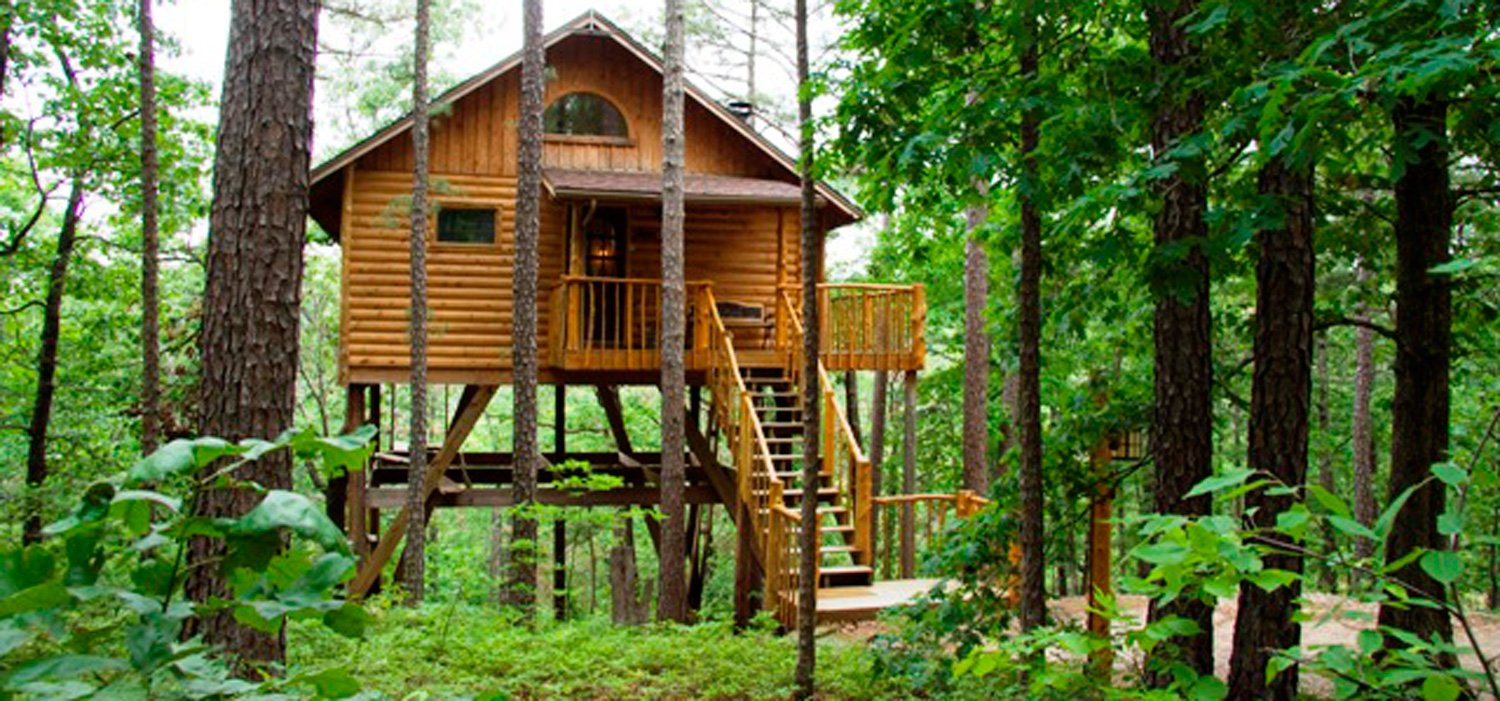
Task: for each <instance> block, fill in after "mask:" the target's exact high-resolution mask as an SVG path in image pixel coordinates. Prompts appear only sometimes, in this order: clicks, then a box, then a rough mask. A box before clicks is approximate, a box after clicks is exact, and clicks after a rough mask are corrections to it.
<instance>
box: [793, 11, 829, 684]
mask: <svg viewBox="0 0 1500 701" xmlns="http://www.w3.org/2000/svg"><path fill="white" fill-rule="evenodd" d="M794 12H795V19H796V25H797V86H798V91H797V94H798V97H797V124H798V127H799V131H800V139H799V141H798V147H799V148H798V152H799V158H798V171H799V175H800V176H801V181H802V216H801V224H802V312H803V317H804V318H803V329H804V330H803V338H802V354H803V368H802V490H803V495H802V522H801V524H802V525H801V527H800V528H798V530H797V543H798V550H799V553H798V554H799V555H800V557H799V558H798V560H799V562H798V563H797V572H798V575H797V674H796V683H797V690H796V694H795V695H796V696H797V697H798V698H801V699H810V698H812V696H813V693H814V678H813V674H814V669H815V667H816V665H817V646H816V641H815V638H814V636H815V634H816V632H817V630H816V629H817V589H818V582H817V573H818V558H819V550H818V541H819V533H818V498H817V491H818V483H819V482H818V479H819V470H818V458H819V456H820V455H821V453H820V451H819V445H818V444H819V442H820V441H819V438H820V437H821V434H822V430H821V426H822V422H821V421H820V420H819V418H820V417H819V415H820V414H821V411H820V409H821V407H822V402H821V401H819V394H820V393H819V387H818V365H819V363H818V360H819V358H818V351H819V347H820V345H821V344H820V343H819V340H820V338H819V337H820V336H821V333H822V331H821V329H822V326H821V320H820V319H819V309H818V306H819V305H818V282H819V279H818V278H819V275H820V274H821V273H822V271H823V238H822V231H821V228H822V227H821V226H820V222H819V220H818V205H817V192H816V190H815V183H814V181H813V148H814V144H813V129H814V126H813V116H812V97H811V95H810V88H809V82H808V81H809V76H810V73H809V68H808V53H809V51H808V43H807V0H797V2H796V8H795V10H794ZM830 448H831V446H830Z"/></svg>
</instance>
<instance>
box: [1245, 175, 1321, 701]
mask: <svg viewBox="0 0 1500 701" xmlns="http://www.w3.org/2000/svg"><path fill="white" fill-rule="evenodd" d="M1259 190H1260V193H1261V194H1262V195H1263V196H1267V197H1270V198H1275V199H1276V200H1278V201H1279V203H1280V207H1281V212H1282V215H1283V217H1282V226H1281V227H1280V228H1277V229H1265V230H1262V231H1260V232H1258V233H1257V235H1256V239H1257V243H1258V244H1259V249H1260V260H1259V261H1258V263H1257V264H1256V275H1255V278H1256V300H1255V310H1256V311H1255V376H1254V379H1253V380H1252V386H1251V397H1250V449H1249V464H1250V467H1251V468H1253V469H1255V470H1257V471H1258V472H1261V473H1265V474H1267V475H1270V476H1272V477H1273V478H1275V479H1277V480H1279V481H1280V482H1281V483H1283V484H1285V485H1287V486H1290V487H1293V488H1295V489H1299V490H1300V488H1301V487H1302V486H1303V484H1304V483H1305V482H1306V481H1307V459H1308V458H1307V452H1308V451H1307V447H1308V413H1309V412H1308V409H1309V406H1308V405H1309V399H1310V395H1311V392H1312V356H1313V348H1312V346H1313V289H1314V287H1315V284H1316V282H1315V277H1314V273H1313V269H1314V251H1313V228H1314V225H1313V204H1312V198H1313V168H1312V164H1311V163H1294V162H1289V161H1288V160H1286V158H1285V157H1284V156H1277V157H1274V158H1272V159H1271V161H1270V162H1269V163H1267V164H1266V165H1265V167H1263V168H1262V169H1261V172H1260V177H1259ZM1295 502H1296V500H1295V498H1294V497H1293V496H1291V495H1275V496H1273V495H1270V494H1268V493H1267V492H1266V491H1264V490H1256V491H1252V492H1250V493H1249V494H1247V495H1245V510H1246V512H1247V514H1248V515H1247V517H1246V519H1247V521H1248V522H1249V523H1248V524H1247V525H1249V526H1251V527H1252V528H1254V529H1256V530H1265V529H1270V528H1274V527H1275V526H1276V519H1277V517H1278V516H1279V515H1280V514H1282V513H1285V512H1286V511H1287V510H1288V509H1290V508H1291V507H1292V506H1293V505H1294V504H1295ZM1265 564H1266V567H1267V568H1274V569H1278V570H1284V571H1287V572H1294V573H1299V572H1301V571H1302V565H1303V563H1302V557H1301V556H1299V555H1294V554H1290V553H1280V552H1277V553H1274V554H1270V555H1267V556H1266V558H1265ZM1301 593H1302V587H1301V584H1300V582H1292V583H1290V584H1288V585H1286V586H1283V587H1280V588H1278V589H1276V590H1275V591H1269V592H1268V591H1266V590H1264V589H1262V588H1260V587H1259V586H1258V585H1255V584H1251V583H1242V584H1241V585H1240V601H1239V614H1238V616H1237V618H1236V620H1235V627H1234V651H1233V654H1232V656H1231V657H1230V661H1229V697H1230V698H1234V699H1264V698H1273V699H1287V700H1288V701H1291V700H1293V699H1296V698H1297V667H1296V666H1295V665H1294V666H1292V667H1291V668H1289V669H1286V670H1284V671H1282V672H1281V673H1280V674H1278V675H1276V677H1275V678H1274V679H1271V680H1270V681H1269V682H1268V681H1267V680H1266V667H1267V665H1268V664H1269V663H1270V661H1271V657H1272V655H1273V654H1274V653H1275V651H1277V650H1285V649H1287V648H1289V647H1292V646H1295V645H1297V644H1298V643H1299V641H1300V640H1301V638H1302V626H1301V624H1299V623H1297V622H1296V621H1295V620H1294V618H1293V615H1294V614H1295V613H1296V609H1297V605H1296V600H1297V598H1298V597H1299V596H1301Z"/></svg>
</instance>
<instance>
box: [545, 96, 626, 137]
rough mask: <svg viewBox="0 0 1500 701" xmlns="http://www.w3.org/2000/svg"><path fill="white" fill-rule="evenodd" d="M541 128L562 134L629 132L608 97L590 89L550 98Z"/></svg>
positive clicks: (583, 134) (603, 134)
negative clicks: (553, 98)
mask: <svg viewBox="0 0 1500 701" xmlns="http://www.w3.org/2000/svg"><path fill="white" fill-rule="evenodd" d="M542 128H543V130H544V131H546V132H547V133H548V134H557V135H562V136H603V137H609V138H614V139H625V138H628V137H629V136H630V133H629V131H628V130H627V129H626V128H625V115H622V114H620V110H619V109H618V108H616V107H615V106H614V105H612V104H610V102H609V100H606V99H604V98H603V97H602V96H600V95H597V94H595V93H591V92H575V93H569V94H567V95H563V96H562V97H559V98H557V99H556V100H553V101H552V104H551V105H548V106H547V111H546V112H544V113H543V114H542Z"/></svg>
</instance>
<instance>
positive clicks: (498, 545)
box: [489, 508, 505, 604]
mask: <svg viewBox="0 0 1500 701" xmlns="http://www.w3.org/2000/svg"><path fill="white" fill-rule="evenodd" d="M489 573H490V579H492V580H494V581H496V582H503V581H504V579H503V577H504V576H505V512H504V511H503V510H501V509H498V508H492V509H490V557H489ZM496 594H497V596H496V598H495V600H496V601H497V602H499V603H501V604H504V603H505V596H504V594H505V587H504V586H500V587H498V588H497V590H496Z"/></svg>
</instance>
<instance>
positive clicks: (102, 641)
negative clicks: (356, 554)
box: [0, 429, 374, 699]
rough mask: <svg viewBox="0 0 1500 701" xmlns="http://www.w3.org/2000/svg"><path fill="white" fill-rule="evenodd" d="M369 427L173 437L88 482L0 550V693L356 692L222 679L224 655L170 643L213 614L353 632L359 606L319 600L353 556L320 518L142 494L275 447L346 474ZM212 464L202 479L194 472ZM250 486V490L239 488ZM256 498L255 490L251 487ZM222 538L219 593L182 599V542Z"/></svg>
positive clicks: (193, 485)
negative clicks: (262, 436)
mask: <svg viewBox="0 0 1500 701" xmlns="http://www.w3.org/2000/svg"><path fill="white" fill-rule="evenodd" d="M373 435H374V431H373V429H363V430H361V431H357V432H355V433H353V434H350V435H348V436H343V437H338V438H321V437H317V436H315V435H313V434H312V433H311V432H308V431H300V432H288V433H286V434H284V435H283V436H281V437H280V438H278V439H276V440H275V441H263V440H246V441H242V442H240V443H238V444H233V443H229V442H227V441H223V440H220V439H217V438H200V439H196V440H190V441H189V440H178V441H173V442H171V443H169V444H167V445H166V446H164V447H162V448H161V449H160V450H158V451H157V452H156V453H153V454H152V455H151V456H149V457H147V458H146V459H144V460H142V461H140V462H139V463H138V464H137V465H136V466H135V467H134V468H133V469H131V470H130V471H129V473H128V474H126V475H124V476H121V477H118V478H116V479H113V480H110V481H107V482H100V483H98V484H95V485H93V486H92V487H90V488H89V489H88V490H87V492H86V493H85V494H84V495H83V496H82V497H81V498H80V499H79V500H78V504H77V506H76V507H75V508H74V509H73V510H72V512H71V513H70V514H68V515H67V516H66V517H64V518H62V519H61V520H59V521H57V522H56V523H53V524H51V525H50V526H48V527H47V529H46V531H45V534H46V536H47V537H46V538H45V539H44V540H43V542H42V543H40V544H37V545H32V546H27V547H23V548H19V549H10V550H6V551H4V552H0V659H3V660H4V663H5V666H6V670H5V671H4V672H3V673H0V695H4V696H12V695H25V696H37V697H44V698H82V697H94V698H99V697H107V698H119V699H133V698H207V697H226V696H242V695H252V694H255V695H258V694H266V693H273V692H288V691H296V692H298V693H300V694H304V695H314V696H320V697H345V696H349V695H352V694H354V693H356V692H357V691H358V689H359V687H358V685H357V684H356V683H354V681H353V680H352V679H351V678H350V677H349V676H348V675H347V674H346V673H343V672H342V671H339V670H336V669H334V670H319V671H312V672H308V673H304V674H293V675H291V676H289V677H287V678H281V679H266V680H262V681H246V680H242V679H236V678H234V677H233V676H232V675H231V673H230V670H231V665H232V664H233V661H232V660H227V659H225V658H224V657H223V656H222V655H220V654H217V651H215V650H212V649H210V648H209V647H207V646H205V645H203V644H202V643H201V642H200V641H199V640H196V639H193V640H185V641H184V640H182V639H181V638H182V631H183V624H184V622H185V621H186V620H187V619H189V618H190V617H194V616H203V615H207V614H210V613H213V612H215V611H223V610H227V611H229V612H230V613H231V614H232V615H233V616H234V618H235V619H236V620H237V621H239V622H241V623H243V624H245V625H249V626H253V627H255V628H258V629H260V630H263V631H267V632H277V631H279V630H280V629H281V627H282V626H283V625H284V624H285V622H286V621H288V620H316V621H318V622H319V624H320V625H324V626H327V627H328V628H329V629H331V630H333V631H337V632H338V633H339V634H343V635H349V636H358V635H360V634H361V632H362V631H363V628H364V624H365V620H366V616H365V614H364V612H363V610H362V609H360V608H358V607H356V606H354V605H352V604H349V603H347V602H344V601H343V600H341V599H340V598H338V597H337V596H336V595H335V594H334V590H335V587H336V586H337V585H338V584H339V583H340V582H342V581H343V580H344V579H346V578H347V577H348V576H349V575H350V574H351V573H352V571H353V569H354V566H355V560H354V558H353V556H352V555H351V554H350V552H349V548H348V544H347V543H346V542H345V540H344V537H343V534H342V533H340V532H339V530H338V528H337V527H335V526H334V525H333V523H332V522H331V521H329V520H328V517H327V516H326V515H325V514H324V513H323V511H322V509H321V508H320V507H319V506H318V505H317V504H315V503H314V502H312V501H311V500H309V499H307V498H306V497H304V496H302V495H299V494H296V493H293V492H287V491H279V490H269V491H264V490H262V491H263V494H264V496H263V497H262V498H261V501H260V503H259V504H258V505H256V506H255V507H254V508H253V509H252V510H250V511H249V512H248V513H246V514H245V515H243V516H241V517H238V518H206V517H201V516H195V515H193V514H192V510H191V508H185V507H184V504H183V501H182V500H181V499H179V498H177V497H174V496H171V495H170V494H168V493H166V492H165V491H158V489H157V488H154V487H153V485H161V484H169V485H174V486H180V487H184V488H185V490H186V491H189V493H195V492H196V490H198V489H201V488H203V487H206V486H209V485H217V486H225V485H230V484H233V480H232V479H231V477H230V475H231V473H232V472H233V471H234V470H235V469H236V468H238V467H240V466H242V465H244V464H246V463H248V462H251V461H254V460H258V459H260V458H262V457H264V456H266V455H267V454H270V453H272V452H273V451H280V450H290V451H291V452H292V453H293V455H294V457H295V458H296V459H297V460H312V461H315V462H317V463H318V464H320V465H321V468H322V469H323V470H325V471H328V472H338V471H342V470H345V469H349V468H351V467H353V468H357V467H358V466H360V465H362V464H363V463H364V460H365V459H366V458H367V457H368V455H369V451H370V447H369V441H370V439H371V438H372V437H373ZM211 466H212V467H216V468H218V469H216V470H215V471H214V472H211V473H209V474H208V475H206V476H204V475H200V474H199V473H200V472H201V471H203V470H204V469H206V468H209V467H211ZM240 486H248V487H253V486H254V485H240ZM257 489H258V488H257ZM191 537H208V538H217V539H221V540H223V541H224V543H225V558H224V560H223V564H222V566H223V567H224V568H225V570H226V572H225V575H226V578H227V581H228V583H229V591H230V597H229V598H228V599H227V600H221V601H211V602H208V603H204V604H195V603H192V602H188V601H186V600H185V597H184V596H183V593H182V585H183V582H184V580H185V578H186V566H187V565H186V562H185V561H186V553H187V543H188V539H189V538H191Z"/></svg>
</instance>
